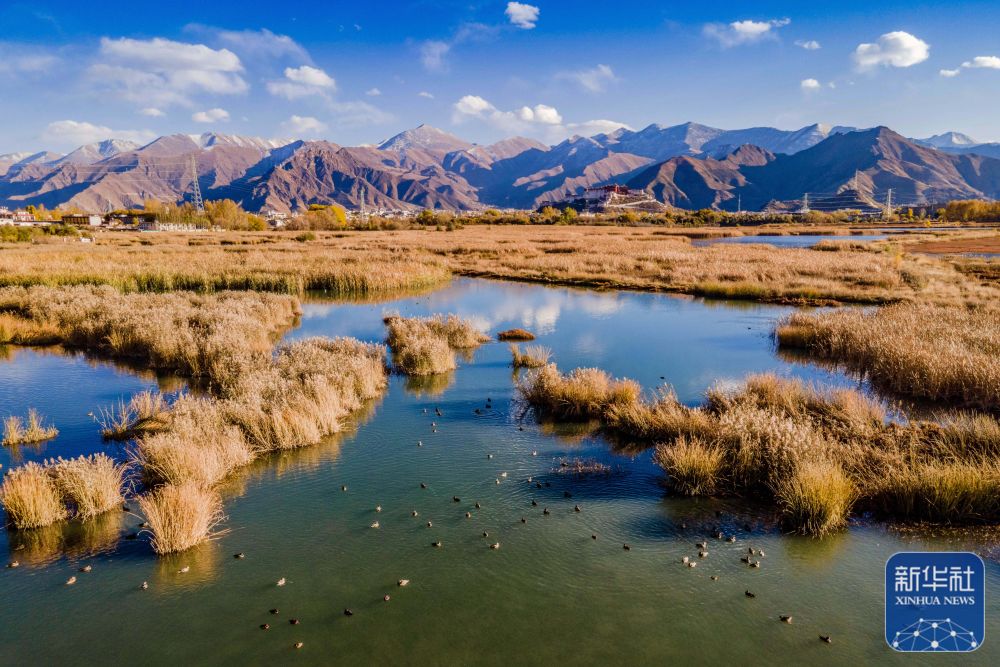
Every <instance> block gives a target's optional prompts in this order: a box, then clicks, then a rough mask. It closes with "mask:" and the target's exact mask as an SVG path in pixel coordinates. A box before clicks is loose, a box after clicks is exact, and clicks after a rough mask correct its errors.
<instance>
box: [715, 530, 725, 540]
mask: <svg viewBox="0 0 1000 667" xmlns="http://www.w3.org/2000/svg"><path fill="white" fill-rule="evenodd" d="M723 537H725V536H724V535H723V534H722V533H721V532H719V533H716V534H715V539H717V540H721V539H723Z"/></svg>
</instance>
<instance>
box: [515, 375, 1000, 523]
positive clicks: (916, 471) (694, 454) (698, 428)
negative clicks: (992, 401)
mask: <svg viewBox="0 0 1000 667" xmlns="http://www.w3.org/2000/svg"><path fill="white" fill-rule="evenodd" d="M581 378H584V379H586V380H587V382H585V383H583V384H584V386H585V387H586V388H587V390H586V391H584V390H582V389H581V388H580V385H581V381H580V380H581ZM609 382H610V379H609V378H608V377H607V376H606V375H604V374H600V372H596V373H595V371H594V369H578V370H576V371H572V372H570V373H568V374H566V375H562V374H560V373H559V371H558V370H557V369H556V368H555V366H554V365H551V364H550V365H549V366H546V367H544V368H542V369H540V370H538V371H535V372H534V373H531V374H529V376H528V377H527V378H526V379H523V380H522V382H521V384H520V385H519V394H520V396H521V397H522V398H523V399H524V400H525V401H527V402H528V403H529V404H531V405H532V406H534V407H535V409H536V410H537V411H538V412H539V413H540V414H543V415H546V416H552V417H555V418H557V419H565V420H574V419H581V418H593V419H598V420H600V422H601V424H602V426H603V427H604V428H605V429H608V430H609V431H611V432H612V433H617V434H619V435H621V436H624V437H626V438H631V439H633V440H638V441H640V442H645V443H649V444H653V445H655V446H656V460H657V462H658V463H659V464H660V465H661V466H662V467H663V468H664V470H665V471H666V472H667V475H668V480H669V482H670V484H671V485H672V486H673V487H674V488H675V489H676V490H677V491H678V492H680V493H685V494H692V495H693V494H719V493H745V494H753V495H760V496H763V497H766V498H772V499H774V500H775V501H776V503H777V505H778V507H779V509H780V511H781V514H782V519H783V521H784V523H785V525H786V526H787V527H789V528H790V529H792V530H795V531H799V532H805V533H808V534H812V535H823V534H826V533H828V532H830V531H833V530H836V529H838V528H840V527H842V526H844V525H845V524H846V521H847V517H848V515H849V514H850V512H851V511H852V508H853V507H855V506H857V505H860V506H863V507H865V508H868V509H871V510H874V511H876V512H879V513H881V514H884V515H886V516H888V517H892V518H898V519H903V520H910V521H934V522H956V523H970V522H972V523H975V522H985V521H996V520H997V519H1000V461H998V454H1000V420H997V419H996V418H995V417H993V416H991V415H989V414H986V413H968V412H966V413H957V414H952V415H948V416H946V417H942V418H940V419H938V420H935V421H927V420H913V421H910V422H908V423H899V422H897V421H894V420H892V419H890V418H889V415H888V414H887V413H886V411H885V409H884V408H883V406H881V405H880V404H879V403H877V402H876V401H874V400H872V399H870V398H869V397H867V396H864V395H863V394H861V393H860V392H858V391H854V390H848V389H820V388H817V387H815V386H811V385H808V384H805V383H803V382H801V381H797V380H790V379H784V378H779V377H777V376H774V375H757V376H750V377H748V378H747V379H746V381H745V383H744V384H743V385H742V386H740V387H738V388H730V389H723V388H720V387H716V388H713V389H711V390H709V392H708V393H707V396H706V400H705V402H704V404H703V405H701V406H699V407H689V406H685V405H682V404H681V403H680V402H679V401H677V399H676V396H674V395H673V393H672V392H670V391H669V390H666V391H661V392H660V393H658V394H657V395H655V396H654V397H653V398H652V399H643V398H642V396H641V395H640V392H639V391H638V387H637V386H635V385H634V383H632V385H633V387H634V389H633V390H631V391H629V392H626V393H624V394H622V395H621V396H620V400H618V401H617V402H615V401H608V399H607V398H606V397H605V394H604V393H603V392H604V388H606V387H607V386H608V383H609ZM619 382H626V383H627V382H628V381H619ZM609 403H610V404H611V407H608V404H609Z"/></svg>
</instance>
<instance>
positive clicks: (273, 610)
mask: <svg viewBox="0 0 1000 667" xmlns="http://www.w3.org/2000/svg"><path fill="white" fill-rule="evenodd" d="M268 611H269V612H270V613H271V615H272V616H277V615H278V608H277V607H275V608H274V609H269V610H268Z"/></svg>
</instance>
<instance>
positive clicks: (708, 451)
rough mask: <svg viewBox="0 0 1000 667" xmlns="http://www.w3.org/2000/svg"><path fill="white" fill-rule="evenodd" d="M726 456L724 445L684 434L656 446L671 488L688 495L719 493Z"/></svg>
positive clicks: (657, 459) (660, 462)
mask: <svg viewBox="0 0 1000 667" xmlns="http://www.w3.org/2000/svg"><path fill="white" fill-rule="evenodd" d="M723 458H724V453H723V451H722V449H721V448H719V447H717V446H715V445H713V444H710V443H706V442H704V441H702V440H699V439H697V438H690V439H689V438H687V437H684V436H681V437H679V438H677V440H675V441H674V442H673V443H671V444H666V443H661V444H659V445H657V447H656V454H655V459H656V462H657V463H658V464H659V465H660V467H662V468H663V469H664V470H665V471H666V473H667V476H668V478H669V482H670V485H671V487H673V489H674V490H675V491H677V492H678V493H681V494H683V495H686V496H701V495H708V496H710V495H712V494H714V493H715V492H716V490H717V488H718V487H719V486H720V476H721V472H722V465H723Z"/></svg>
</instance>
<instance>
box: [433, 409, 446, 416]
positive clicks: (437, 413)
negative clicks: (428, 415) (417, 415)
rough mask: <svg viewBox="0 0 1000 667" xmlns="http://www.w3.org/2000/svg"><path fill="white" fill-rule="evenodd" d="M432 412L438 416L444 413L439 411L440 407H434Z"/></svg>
mask: <svg viewBox="0 0 1000 667" xmlns="http://www.w3.org/2000/svg"><path fill="white" fill-rule="evenodd" d="M434 414H436V415H437V416H438V417H444V414H443V413H442V412H441V408H434Z"/></svg>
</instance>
